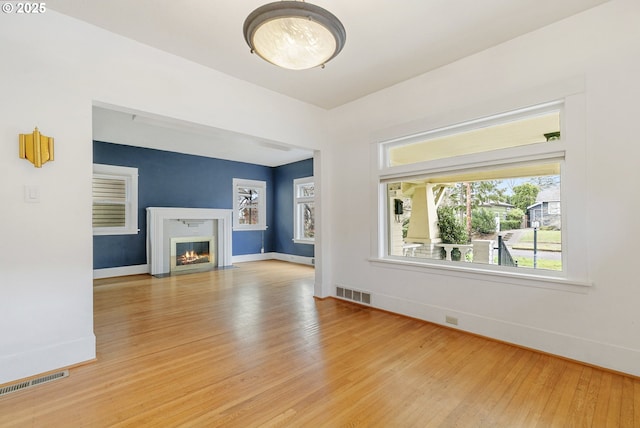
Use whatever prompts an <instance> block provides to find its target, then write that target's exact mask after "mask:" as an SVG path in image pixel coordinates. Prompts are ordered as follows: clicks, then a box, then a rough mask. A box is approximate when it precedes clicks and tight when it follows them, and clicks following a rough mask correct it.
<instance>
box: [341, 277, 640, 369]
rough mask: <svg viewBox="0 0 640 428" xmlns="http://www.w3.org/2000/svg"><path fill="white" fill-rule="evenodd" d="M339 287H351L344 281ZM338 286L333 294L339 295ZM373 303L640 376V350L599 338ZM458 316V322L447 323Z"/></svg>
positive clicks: (415, 305) (374, 297)
mask: <svg viewBox="0 0 640 428" xmlns="http://www.w3.org/2000/svg"><path fill="white" fill-rule="evenodd" d="M338 286H339V287H347V288H352V289H356V290H357V289H358V288H357V287H350V286H349V285H346V284H340V285H338ZM335 287H336V286H335V285H334V288H333V290H332V291H331V295H333V296H335V295H336V289H335ZM361 291H365V292H367V293H370V294H371V305H370V306H373V307H376V308H378V309H382V310H385V311H389V312H392V313H396V314H400V315H405V316H408V317H412V318H417V319H421V320H424V321H428V322H432V323H434V324H440V325H443V326H446V327H450V328H455V329H459V330H462V331H466V332H469V333H473V334H477V335H480V336H484V337H488V338H492V339H496V340H499V341H502V342H506V343H512V344H514V345H518V346H522V347H525V348H530V349H536V350H539V351H541V352H544V353H548V354H552V355H557V356H560V357H564V358H568V359H571V360H575V361H580V362H583V363H586V364H590V365H593V366H597V367H602V368H605V369H609V370H614V371H618V372H622V373H628V374H630V375H633V376H640V367H639V366H638V361H640V350H637V349H630V348H626V347H622V346H618V345H615V344H611V343H606V342H600V341H595V340H592V339H589V338H586V337H579V336H575V335H571V334H566V333H563V332H559V331H551V330H545V329H540V328H537V327H535V326H528V325H523V324H518V323H514V322H510V321H505V320H499V319H494V318H489V317H485V316H480V315H476V314H472V313H467V312H459V311H455V310H451V309H448V308H445V307H440V306H435V305H429V304H425V303H420V302H416V301H409V300H405V299H401V298H398V297H395V296H389V295H385V294H379V293H372V292H370V291H368V290H361ZM448 317H449V318H453V319H455V322H457V325H452V324H449V323H447V322H446V320H447V318H448Z"/></svg>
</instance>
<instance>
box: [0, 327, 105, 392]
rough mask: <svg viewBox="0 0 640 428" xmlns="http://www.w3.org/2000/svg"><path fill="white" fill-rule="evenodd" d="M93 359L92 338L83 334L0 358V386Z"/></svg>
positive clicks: (94, 341)
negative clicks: (73, 338) (79, 336)
mask: <svg viewBox="0 0 640 428" xmlns="http://www.w3.org/2000/svg"><path fill="white" fill-rule="evenodd" d="M95 358H96V337H95V335H93V334H90V335H88V336H87V337H84V338H80V339H77V340H72V341H69V342H64V343H56V344H54V345H50V346H47V347H44V348H38V349H30V350H29V351H28V352H18V353H15V354H11V355H8V356H2V357H0V385H1V384H3V383H9V382H12V381H15V380H19V379H25V378H28V377H32V376H36V375H39V374H41V373H46V372H51V371H54V370H58V369H60V368H63V367H70V366H73V365H76V364H80V363H84V362H86V361H92V360H94V359H95Z"/></svg>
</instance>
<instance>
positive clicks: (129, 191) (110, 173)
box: [93, 163, 140, 236]
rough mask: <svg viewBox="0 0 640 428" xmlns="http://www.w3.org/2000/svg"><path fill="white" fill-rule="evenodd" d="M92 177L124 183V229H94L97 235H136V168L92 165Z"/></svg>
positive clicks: (137, 230) (138, 230)
mask: <svg viewBox="0 0 640 428" xmlns="http://www.w3.org/2000/svg"><path fill="white" fill-rule="evenodd" d="M93 175H94V176H103V177H105V178H121V179H123V180H124V181H125V186H126V190H125V191H126V195H127V201H126V203H125V226H124V227H94V228H93V234H94V235H96V236H98V235H136V234H137V233H138V232H140V229H138V168H132V167H127V166H118V165H103V164H97V163H95V164H93Z"/></svg>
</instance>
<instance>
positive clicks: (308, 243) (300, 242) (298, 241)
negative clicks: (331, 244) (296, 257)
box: [292, 239, 316, 245]
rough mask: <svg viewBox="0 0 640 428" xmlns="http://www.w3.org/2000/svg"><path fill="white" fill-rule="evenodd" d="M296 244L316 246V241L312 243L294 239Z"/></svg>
mask: <svg viewBox="0 0 640 428" xmlns="http://www.w3.org/2000/svg"><path fill="white" fill-rule="evenodd" d="M292 241H293V242H294V244H307V245H315V244H316V242H315V241H310V240H308V239H292Z"/></svg>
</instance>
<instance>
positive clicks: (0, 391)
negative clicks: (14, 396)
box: [0, 370, 69, 397]
mask: <svg viewBox="0 0 640 428" xmlns="http://www.w3.org/2000/svg"><path fill="white" fill-rule="evenodd" d="M67 376H69V370H63V371H61V372H57V373H51V374H48V375H45V376H41V377H38V378H35V379H31V380H26V381H24V382H19V383H14V384H12V385H7V386H3V387H2V388H0V397H2V396H3V395H7V394H11V393H12V392H17V391H22V390H23V389H27V388H31V387H32V386H36V385H41V384H43V383H47V382H51V381H54V380H57V379H62V378H63V377H67Z"/></svg>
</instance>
